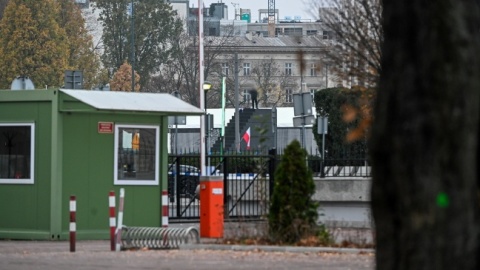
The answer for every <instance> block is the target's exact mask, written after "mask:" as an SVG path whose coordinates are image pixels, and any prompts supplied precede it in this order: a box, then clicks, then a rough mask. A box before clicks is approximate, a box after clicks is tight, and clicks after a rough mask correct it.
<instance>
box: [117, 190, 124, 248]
mask: <svg viewBox="0 0 480 270" xmlns="http://www.w3.org/2000/svg"><path fill="white" fill-rule="evenodd" d="M124 199H125V189H123V188H121V189H120V199H119V202H118V222H117V241H116V245H115V250H116V251H120V244H121V242H122V226H123V225H122V223H123V204H124Z"/></svg>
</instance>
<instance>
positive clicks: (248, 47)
mask: <svg viewBox="0 0 480 270" xmlns="http://www.w3.org/2000/svg"><path fill="white" fill-rule="evenodd" d="M331 42H332V41H330V40H323V39H321V38H320V37H319V36H298V37H295V36H282V37H264V36H262V35H256V34H252V33H248V34H247V35H246V36H244V37H228V38H225V37H212V36H209V37H207V43H209V44H212V45H213V48H215V49H217V50H218V49H220V50H224V51H229V50H234V51H267V52H269V53H274V52H284V51H289V52H296V51H298V50H303V51H307V52H316V53H319V52H321V51H322V50H326V49H327V48H328V47H329V46H330V44H331ZM219 44H223V45H219ZM217 46H221V47H220V48H218V47H217ZM205 49H206V50H208V49H209V47H208V46H207V47H206V48H205Z"/></svg>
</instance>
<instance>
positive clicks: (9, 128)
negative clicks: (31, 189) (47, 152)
mask: <svg viewBox="0 0 480 270" xmlns="http://www.w3.org/2000/svg"><path fill="white" fill-rule="evenodd" d="M34 157H35V124H33V123H8V124H1V123H0V183H2V184H33V182H34V175H35V174H34V168H35V166H34V165H35V159H34Z"/></svg>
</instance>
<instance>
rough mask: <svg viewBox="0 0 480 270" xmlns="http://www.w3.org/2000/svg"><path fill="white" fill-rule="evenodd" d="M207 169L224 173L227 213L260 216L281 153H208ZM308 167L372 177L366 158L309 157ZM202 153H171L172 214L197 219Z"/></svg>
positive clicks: (321, 172) (324, 173) (336, 174)
mask: <svg viewBox="0 0 480 270" xmlns="http://www.w3.org/2000/svg"><path fill="white" fill-rule="evenodd" d="M206 160H207V166H206V167H207V170H209V171H210V172H211V174H212V175H220V176H223V181H224V194H225V196H224V207H225V210H224V217H225V218H226V219H236V218H261V217H264V216H265V215H266V214H267V213H268V205H269V198H270V195H271V194H272V192H273V183H274V174H275V169H276V166H277V164H278V163H279V162H280V160H281V156H276V155H275V154H274V152H270V153H269V154H257V155H222V156H220V155H218V156H217V155H211V156H207V159H206ZM307 164H308V167H309V168H310V169H311V170H312V172H313V175H314V177H342V178H344V177H369V176H370V166H368V163H367V162H366V161H365V160H325V161H324V160H321V159H319V158H316V157H313V158H312V157H310V158H308V160H307ZM200 167H201V166H200V156H199V155H177V156H174V155H170V156H169V165H168V169H169V172H168V176H169V177H168V193H169V218H170V219H172V220H178V219H180V220H188V219H198V218H199V217H200V207H199V206H200V205H199V198H197V197H196V193H195V191H196V188H197V186H198V185H199V181H200V169H199V168H200Z"/></svg>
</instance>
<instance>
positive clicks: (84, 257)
mask: <svg viewBox="0 0 480 270" xmlns="http://www.w3.org/2000/svg"><path fill="white" fill-rule="evenodd" d="M374 264H375V263H374V254H373V252H372V251H371V250H328V249H324V250H322V249H320V248H293V247H289V248H287V247H283V248H278V247H277V248H275V247H271V248H268V247H261V246H248V247H245V246H241V247H237V246H227V245H212V244H200V245H190V246H185V247H183V248H181V249H180V250H138V251H122V252H111V251H110V244H109V242H108V241H79V242H77V245H76V252H74V253H71V252H69V243H68V242H50V241H40V242H38V241H0V269H2V270H27V269H34V270H43V269H45V270H47V269H48V270H60V269H62V270H65V269H67V270H73V269H75V270H77V269H82V270H83V269H116V270H122V269H167V270H168V269H175V270H179V269H186V270H188V269H199V270H207V269H208V270H211V269H302V270H303V269H329V270H347V269H355V270H372V269H374Z"/></svg>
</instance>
